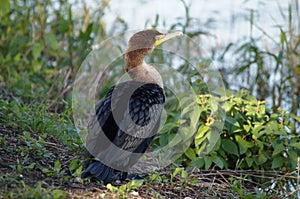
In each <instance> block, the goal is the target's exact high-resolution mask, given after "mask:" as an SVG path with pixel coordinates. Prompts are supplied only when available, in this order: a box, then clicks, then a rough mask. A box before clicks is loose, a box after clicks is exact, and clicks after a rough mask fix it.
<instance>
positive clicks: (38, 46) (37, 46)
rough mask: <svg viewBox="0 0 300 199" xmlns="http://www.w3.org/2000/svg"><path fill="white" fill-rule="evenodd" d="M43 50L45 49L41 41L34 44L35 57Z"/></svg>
mask: <svg viewBox="0 0 300 199" xmlns="http://www.w3.org/2000/svg"><path fill="white" fill-rule="evenodd" d="M43 50H44V45H43V44H42V43H41V42H36V43H34V44H33V46H32V56H33V59H37V58H38V57H39V56H40V55H41V52H42V51H43Z"/></svg>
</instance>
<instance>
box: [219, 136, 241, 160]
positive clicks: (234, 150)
mask: <svg viewBox="0 0 300 199" xmlns="http://www.w3.org/2000/svg"><path fill="white" fill-rule="evenodd" d="M222 148H223V149H224V151H226V152H228V153H230V154H234V155H236V156H239V152H238V147H237V145H236V144H235V143H234V142H233V141H231V140H228V139H222Z"/></svg>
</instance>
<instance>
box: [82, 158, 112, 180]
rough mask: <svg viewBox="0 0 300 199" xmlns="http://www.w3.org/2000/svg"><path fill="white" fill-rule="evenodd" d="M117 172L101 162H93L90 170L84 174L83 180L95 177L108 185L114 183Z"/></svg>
mask: <svg viewBox="0 0 300 199" xmlns="http://www.w3.org/2000/svg"><path fill="white" fill-rule="evenodd" d="M114 173H115V170H114V169H113V168H110V167H108V166H106V165H104V164H102V163H101V162H99V161H95V162H92V163H91V164H90V165H89V166H88V168H87V169H86V170H85V171H83V172H82V174H81V178H87V177H94V178H96V179H97V180H100V181H103V183H104V184H107V183H109V182H111V181H112V178H113V176H114Z"/></svg>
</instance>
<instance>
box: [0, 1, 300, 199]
mask: <svg viewBox="0 0 300 199" xmlns="http://www.w3.org/2000/svg"><path fill="white" fill-rule="evenodd" d="M182 2H183V6H184V7H185V11H186V18H185V19H178V23H176V24H174V25H172V26H171V27H169V29H180V30H182V31H184V33H185V34H186V35H188V36H189V37H190V38H192V39H193V40H194V41H199V40H200V41H201V39H202V38H205V37H212V36H211V35H210V34H209V33H206V32H203V31H201V30H197V31H193V32H192V31H189V27H191V26H192V19H191V17H190V16H189V6H188V5H187V4H186V3H185V2H184V1H182ZM57 3H59V5H60V6H57ZM292 3H293V5H290V6H289V10H288V13H287V16H286V15H285V14H286V13H285V12H284V11H282V10H281V13H282V15H283V16H282V17H284V18H286V22H287V24H286V26H278V31H279V37H278V38H269V39H271V40H272V41H274V45H275V46H276V47H277V48H276V50H273V51H271V50H269V49H268V48H267V47H264V46H261V45H260V44H259V41H260V40H261V38H255V36H253V35H251V36H250V38H247V39H246V41H242V42H241V43H232V44H228V45H227V46H223V47H219V48H215V49H213V50H212V52H211V53H210V57H209V59H212V60H217V61H219V62H220V63H225V64H226V57H227V55H231V54H232V53H235V54H238V57H239V58H238V59H237V60H236V63H235V64H234V65H235V67H234V68H235V69H234V75H236V76H237V77H240V78H241V79H244V80H246V81H244V82H246V83H245V84H241V85H235V86H236V87H239V88H240V87H244V88H245V89H238V91H237V92H235V93H233V92H232V91H229V90H230V89H232V88H231V86H232V85H231V82H226V81H225V80H227V79H230V78H227V77H229V76H230V75H231V74H230V73H231V72H232V71H229V70H228V69H226V68H225V66H224V67H223V66H221V68H220V71H221V73H222V75H223V77H224V78H223V79H224V81H225V85H227V89H226V95H225V96H219V95H213V94H211V93H210V92H209V88H208V87H207V85H206V84H205V82H203V81H201V79H202V78H201V77H200V75H199V74H198V73H197V70H198V69H202V68H205V67H208V66H209V64H210V62H209V61H207V60H206V59H204V58H207V57H204V55H203V54H201V52H200V51H199V56H201V57H202V56H203V59H202V61H199V60H196V61H195V60H181V61H182V62H180V64H179V65H178V71H179V72H180V73H181V74H183V75H184V76H185V78H186V79H187V80H188V81H189V83H190V84H191V85H192V87H193V89H194V90H195V93H197V96H196V99H195V102H194V105H195V106H197V107H199V109H197V110H196V111H197V114H196V115H198V116H199V117H196V116H195V115H191V117H195V118H197V120H196V128H197V132H196V135H195V137H194V139H193V140H192V143H191V145H190V146H189V147H188V149H187V150H186V151H185V153H184V154H182V155H181V156H180V157H179V158H178V159H177V160H176V161H175V162H174V163H173V164H172V165H170V167H168V168H167V169H165V170H164V171H159V173H152V174H150V175H149V176H147V177H145V179H144V180H142V181H137V180H134V181H130V182H126V183H121V184H113V185H111V184H110V185H107V186H106V187H105V186H102V185H101V184H100V183H98V182H90V181H89V180H83V179H81V178H80V174H81V171H82V161H83V157H82V154H83V152H84V146H83V144H82V142H81V139H80V137H79V136H78V134H77V130H76V127H75V125H74V121H73V118H72V105H71V104H72V88H73V84H74V79H75V76H76V72H77V71H78V70H79V67H80V65H81V63H82V62H83V60H84V59H85V58H86V56H87V55H88V53H89V52H91V50H92V46H93V45H94V44H99V43H100V42H101V41H104V40H105V39H107V38H108V37H109V35H113V34H114V32H113V31H114V30H107V29H106V26H105V22H104V21H103V16H104V15H105V14H104V13H105V11H106V9H107V7H108V6H109V4H108V1H102V3H101V4H100V5H99V7H98V9H97V10H96V11H91V10H89V9H88V8H87V7H86V6H84V5H83V6H82V10H83V14H82V15H75V14H74V13H76V12H75V10H76V9H78V8H75V6H74V5H71V4H69V3H68V2H67V1H59V2H56V3H54V2H53V1H50V0H46V1H40V0H30V1H27V0H2V1H0V124H1V125H0V198H1V197H2V198H65V197H71V196H72V195H74V196H78V197H93V196H95V195H98V196H100V197H109V198H118V197H119V198H126V197H127V198H151V197H152V198H153V197H154V198H164V197H165V198H172V197H173V198H176V197H178V196H179V197H182V198H184V197H188V196H189V197H197V196H198V197H199V196H203V197H223V196H227V197H228V198H236V197H242V198H270V197H278V195H280V196H282V197H289V198H297V192H299V157H300V137H299V133H300V126H299V123H300V116H299V111H300V107H299V106H300V104H299V101H300V95H299V93H300V87H299V85H300V79H299V77H300V65H299V60H300V54H299V52H300V49H299V48H300V47H299V46H300V35H299V32H297V27H300V22H299V18H298V19H297V17H292V16H299V14H300V11H299V2H298V1H296V0H295V2H292ZM292 8H298V9H292ZM254 12H255V11H254V10H252V11H250V16H249V24H250V28H251V30H252V29H253V28H260V27H258V25H257V24H255V22H254V20H253V16H254V15H253V13H254ZM294 12H296V13H294ZM297 20H298V21H297ZM158 25H159V16H157V17H156V20H155V21H154V23H153V24H152V26H153V27H157V26H158ZM115 27H117V29H118V30H122V31H126V30H127V24H126V22H124V21H123V20H122V19H119V18H117V19H116V21H115ZM261 31H262V32H263V33H264V34H265V35H266V36H267V37H269V35H268V32H267V30H263V29H261ZM124 40H125V37H124ZM193 50H194V49H192V47H191V48H190V49H187V50H186V51H185V52H187V53H190V52H191V51H193ZM199 56H198V57H199ZM187 57H192V54H189V55H187ZM149 59H150V60H151V61H153V62H159V63H166V64H169V65H172V64H174V59H175V55H174V54H171V53H170V54H168V53H164V52H162V51H160V50H159V49H158V50H156V51H155V52H154V53H153V54H152V55H151V57H150V58H149ZM203 60H204V61H203ZM191 62H193V63H194V62H195V63H196V68H193V67H190V63H191ZM113 64H115V65H116V66H117V67H119V68H121V67H122V61H116V62H114V63H113ZM270 65H273V66H274V67H273V68H270ZM254 69H255V70H254ZM270 69H271V70H270ZM253 71H256V72H253ZM114 75H115V76H116V77H117V75H118V74H114ZM273 77H276V78H277V77H278V78H279V80H278V81H276V82H275V83H274V82H273V83H271V82H272V81H271V79H272V78H273ZM236 83H237V84H238V82H236ZM111 84H112V82H108V83H107V85H108V86H109V85H111ZM166 94H167V97H168V98H167V104H166V110H167V119H166V125H165V127H164V128H163V129H162V131H161V132H160V135H159V136H158V137H157V139H156V140H155V141H154V142H153V147H154V149H159V148H160V147H163V146H164V145H166V144H167V143H169V141H171V140H172V139H173V138H174V137H175V136H176V133H177V130H178V128H179V126H180V125H181V124H183V123H184V122H187V121H182V120H180V119H181V118H180V111H181V110H180V104H179V102H178V100H177V99H174V97H172V95H171V91H169V90H166ZM270 99H271V100H270ZM211 101H214V102H217V104H219V106H218V107H214V104H213V103H211ZM185 114H190V112H187V113H185ZM218 114H221V115H222V116H224V117H223V119H222V120H221V122H223V123H222V125H223V126H222V128H219V127H220V120H219V118H218V117H217V115H218Z"/></svg>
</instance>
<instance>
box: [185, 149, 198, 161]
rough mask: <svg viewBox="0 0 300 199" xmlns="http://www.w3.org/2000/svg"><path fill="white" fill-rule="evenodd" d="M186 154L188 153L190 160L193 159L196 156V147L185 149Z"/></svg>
mask: <svg viewBox="0 0 300 199" xmlns="http://www.w3.org/2000/svg"><path fill="white" fill-rule="evenodd" d="M185 155H186V156H187V157H188V158H189V159H190V160H193V159H195V158H196V154H195V151H194V149H192V148H188V149H187V150H186V151H185Z"/></svg>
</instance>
